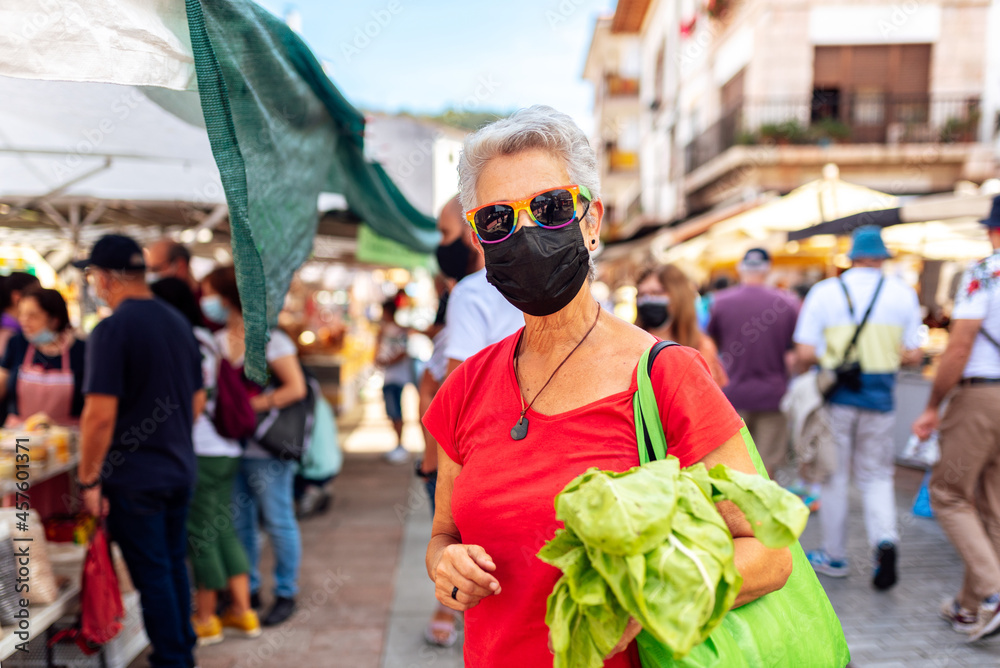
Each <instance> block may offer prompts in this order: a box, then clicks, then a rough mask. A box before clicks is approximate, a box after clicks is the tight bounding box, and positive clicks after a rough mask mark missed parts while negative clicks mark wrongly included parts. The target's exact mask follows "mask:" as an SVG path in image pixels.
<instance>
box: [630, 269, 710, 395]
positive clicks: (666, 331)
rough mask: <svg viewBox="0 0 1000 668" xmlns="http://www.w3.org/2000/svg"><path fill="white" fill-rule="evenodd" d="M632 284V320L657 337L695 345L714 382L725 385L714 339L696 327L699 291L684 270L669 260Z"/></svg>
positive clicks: (692, 346)
mask: <svg viewBox="0 0 1000 668" xmlns="http://www.w3.org/2000/svg"><path fill="white" fill-rule="evenodd" d="M635 287H636V298H635V310H636V320H635V324H636V325H638V326H639V327H642V328H643V329H644V330H646V331H647V332H649V333H650V334H652V335H653V336H655V337H656V338H658V339H661V340H663V341H674V342H675V343H679V344H681V345H682V346H688V347H690V348H695V349H696V350H697V351H698V352H699V353H701V356H702V357H704V358H705V362H706V363H707V364H708V369H709V371H710V372H711V374H712V378H713V379H714V380H715V382H716V384H718V386H719V387H725V386H726V385H728V384H729V377H728V376H727V375H726V370H725V369H724V368H723V366H722V362H721V360H720V359H719V350H718V348H717V347H716V345H715V342H714V341H713V340H712V338H711V337H710V336H708V335H706V334H705V333H704V332H702V331H701V328H699V327H698V310H697V306H696V300H697V298H698V293H697V292H696V291H695V289H694V284H693V283H692V282H691V279H690V278H688V276H687V274H685V273H684V272H683V271H681V270H680V269H678V268H677V267H675V266H674V265H672V264H668V265H664V266H663V267H658V268H657V267H650V268H647V269H644V270H643V271H642V272H641V273H640V274H639V280H638V281H636V284H635Z"/></svg>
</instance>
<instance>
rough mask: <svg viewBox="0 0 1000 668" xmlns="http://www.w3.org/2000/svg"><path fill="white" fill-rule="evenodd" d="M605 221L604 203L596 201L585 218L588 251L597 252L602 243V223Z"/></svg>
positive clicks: (585, 236)
mask: <svg viewBox="0 0 1000 668" xmlns="http://www.w3.org/2000/svg"><path fill="white" fill-rule="evenodd" d="M603 221H604V202H602V201H601V200H600V199H596V200H594V201H593V202H591V204H590V210H589V211H588V212H587V215H586V217H585V218H584V223H585V225H584V230H583V232H584V234H583V237H584V241H585V243H586V245H587V250H596V249H597V245H598V244H599V243H600V242H601V223H602V222H603Z"/></svg>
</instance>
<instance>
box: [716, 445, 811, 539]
mask: <svg viewBox="0 0 1000 668" xmlns="http://www.w3.org/2000/svg"><path fill="white" fill-rule="evenodd" d="M708 475H709V477H710V478H711V479H712V486H713V487H714V488H715V494H714V495H713V498H714V500H715V501H716V502H718V501H731V502H732V503H734V504H735V505H736V507H737V508H739V509H740V510H742V511H743V514H744V515H746V518H747V521H749V522H750V526H751V528H752V529H753V535H754V537H755V538H756V539H757V540H759V541H760V542H761V543H763V544H764V545H765V547H769V548H771V549H777V548H781V547H788V546H789V545H791V544H792V543H794V542H795V541H796V540H798V537H799V536H800V535H802V532H803V531H804V530H805V528H806V522H807V521H808V520H809V509H808V508H806V506H805V504H804V503H802V500H801V499H799V498H798V497H797V496H795V495H794V494H792V493H791V492H789V491H787V490H784V489H782V488H781V487H779V486H778V485H777V484H775V483H773V482H771V481H770V480H766V479H764V478H762V477H761V476H759V475H753V474H749V473H742V472H740V471H734V470H733V469H731V468H729V467H728V466H725V465H723V464H716V465H715V466H714V467H712V470H711V471H709V472H708Z"/></svg>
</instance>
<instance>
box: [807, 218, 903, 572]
mask: <svg viewBox="0 0 1000 668" xmlns="http://www.w3.org/2000/svg"><path fill="white" fill-rule="evenodd" d="M848 257H849V258H850V259H851V262H852V267H851V269H849V270H847V271H846V272H844V274H843V275H842V276H840V277H839V278H829V279H826V280H825V281H820V282H819V283H817V284H816V285H815V286H813V288H812V290H810V291H809V294H808V295H807V296H806V299H805V302H804V303H803V305H802V310H801V312H800V313H799V321H798V324H797V326H796V328H795V336H794V339H795V343H796V355H797V357H798V360H799V364H800V365H803V366H804V365H811V364H813V363H817V362H818V363H819V365H820V366H821V367H822V368H823V369H826V370H828V372H832V373H833V374H835V375H836V381H835V384H834V386H833V387H832V388H831V390H830V391H829V392H828V393H827V397H828V402H829V411H830V422H831V427H832V429H833V438H834V446H835V451H836V466H835V469H834V472H833V473H832V475H831V476H830V477H829V479H828V480H827V481H826V482H825V483H823V486H822V495H823V496H822V498H823V508H822V510H821V511H820V525H821V527H822V533H823V547H822V549H819V550H815V551H813V552H810V553H809V561H810V563H812V565H813V568H815V569H816V571H817V572H818V573H823V574H824V575H828V576H830V577H846V576H847V575H848V573H849V572H850V568H849V564H848V560H847V510H848V489H849V482H850V479H851V477H852V476H851V474H852V469H853V478H854V482H855V484H856V485H857V487H858V488H859V489H860V491H861V493H862V499H863V503H864V518H865V529H866V530H867V533H868V541H869V544H870V546H871V548H872V550H873V551H874V555H875V571H874V577H873V579H872V584H873V585H874V587H875V588H876V589H879V590H885V589H889V588H890V587H892V586H893V585H894V584H895V583H896V558H897V545H896V544H897V542H898V541H899V534H898V532H897V530H896V500H895V495H894V491H893V476H894V473H895V464H894V460H895V448H894V446H893V438H892V429H893V425H894V424H895V420H896V416H895V411H894V409H895V406H894V405H893V390H894V386H895V382H896V373H897V372H898V371H899V368H900V366H901V364H915V363H917V362H919V360H920V351H919V328H920V322H921V321H920V304H919V302H918V301H917V295H916V292H914V290H913V288H911V287H910V286H908V285H907V284H906V283H904V282H903V281H902V280H900V279H899V278H896V277H895V276H888V275H885V274H883V273H882V263H883V262H884V261H885V260H886V259H888V258H889V257H890V255H889V251H888V249H887V248H886V247H885V244H884V243H883V241H882V236H881V233H880V228H878V227H875V226H864V227H859V228H858V229H857V230H855V232H854V235H853V239H852V246H851V251H850V253H849V255H848Z"/></svg>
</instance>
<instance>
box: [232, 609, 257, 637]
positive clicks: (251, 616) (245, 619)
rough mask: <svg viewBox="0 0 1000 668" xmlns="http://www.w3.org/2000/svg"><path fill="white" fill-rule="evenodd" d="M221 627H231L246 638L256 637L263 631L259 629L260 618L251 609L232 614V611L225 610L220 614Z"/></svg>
mask: <svg viewBox="0 0 1000 668" xmlns="http://www.w3.org/2000/svg"><path fill="white" fill-rule="evenodd" d="M222 627H223V628H224V629H233V630H234V631H237V632H239V633H241V634H243V636H245V637H247V638H256V637H258V636H259V635H260V634H261V633H263V631H261V629H260V619H259V618H258V617H257V613H256V612H254V611H253V610H247V611H246V612H244V613H243V614H242V615H234V614H233V613H232V612H226V614H225V615H223V616H222Z"/></svg>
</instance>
